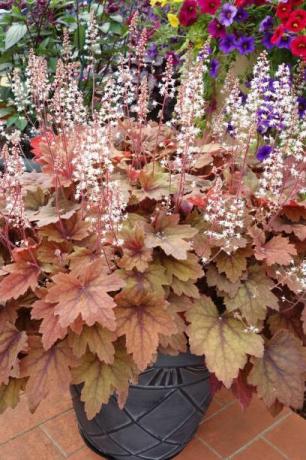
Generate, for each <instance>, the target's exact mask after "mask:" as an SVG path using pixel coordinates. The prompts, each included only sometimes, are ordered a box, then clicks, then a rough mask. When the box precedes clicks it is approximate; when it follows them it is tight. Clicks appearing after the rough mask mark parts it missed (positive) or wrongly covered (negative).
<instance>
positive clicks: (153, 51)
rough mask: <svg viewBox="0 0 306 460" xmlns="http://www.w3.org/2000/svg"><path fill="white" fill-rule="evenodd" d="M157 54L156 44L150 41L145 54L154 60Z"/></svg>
mask: <svg viewBox="0 0 306 460" xmlns="http://www.w3.org/2000/svg"><path fill="white" fill-rule="evenodd" d="M157 55H158V49H157V46H156V44H155V43H151V45H150V46H149V48H148V51H147V56H148V58H149V59H151V60H152V61H154V60H155V59H156V58H157Z"/></svg>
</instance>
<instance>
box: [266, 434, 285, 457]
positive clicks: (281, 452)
mask: <svg viewBox="0 0 306 460" xmlns="http://www.w3.org/2000/svg"><path fill="white" fill-rule="evenodd" d="M260 439H262V440H263V441H264V442H265V443H266V444H268V445H269V446H271V447H273V449H275V450H276V451H277V452H278V453H279V454H280V455H281V456H282V457H283V458H285V459H286V460H290V459H289V457H287V455H286V454H285V453H284V452H283V451H282V450H281V449H280V448H279V447H277V445H275V444H273V442H271V441H269V439H267V438H265V437H264V436H263V435H260Z"/></svg>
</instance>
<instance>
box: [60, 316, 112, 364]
mask: <svg viewBox="0 0 306 460" xmlns="http://www.w3.org/2000/svg"><path fill="white" fill-rule="evenodd" d="M115 340H116V334H115V333H114V332H111V331H109V330H108V329H105V328H104V327H102V326H100V324H97V323H96V324H94V325H93V326H91V327H88V326H84V327H83V330H82V332H81V334H80V335H78V334H75V333H73V332H71V333H70V334H69V336H68V343H69V345H70V346H71V349H72V351H73V354H74V355H75V356H76V357H77V358H80V357H81V356H83V355H85V354H86V351H87V350H90V351H91V352H92V353H96V354H97V356H98V358H99V360H100V361H104V362H105V363H106V364H111V363H112V362H113V361H114V355H115V348H114V345H113V342H114V341H115Z"/></svg>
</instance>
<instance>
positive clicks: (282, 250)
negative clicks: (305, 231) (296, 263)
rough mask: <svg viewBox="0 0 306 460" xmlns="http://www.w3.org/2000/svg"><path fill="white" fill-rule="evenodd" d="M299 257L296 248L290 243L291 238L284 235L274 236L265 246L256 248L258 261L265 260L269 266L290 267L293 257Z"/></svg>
mask: <svg viewBox="0 0 306 460" xmlns="http://www.w3.org/2000/svg"><path fill="white" fill-rule="evenodd" d="M296 255H297V251H296V249H295V246H294V245H293V244H291V243H290V242H289V238H285V237H284V236H282V235H277V236H274V237H273V238H272V239H271V240H270V241H268V243H266V244H264V245H263V246H256V247H255V257H256V259H257V260H264V261H265V262H266V264H267V265H273V264H279V265H289V264H290V263H291V262H292V260H293V258H292V257H293V256H296Z"/></svg>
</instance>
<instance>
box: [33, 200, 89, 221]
mask: <svg viewBox="0 0 306 460" xmlns="http://www.w3.org/2000/svg"><path fill="white" fill-rule="evenodd" d="M79 207H80V206H79V205H78V204H77V203H73V202H68V201H66V200H63V201H61V202H60V203H59V206H56V205H55V203H54V201H53V200H50V201H49V202H48V203H47V204H46V205H45V206H41V207H40V208H39V209H37V210H34V211H33V210H27V211H26V213H25V214H26V217H27V218H28V219H29V221H30V222H35V223H36V225H37V227H44V226H45V225H49V224H55V223H56V222H58V221H59V220H60V219H70V217H71V216H73V214H74V213H75V212H76V211H77V210H78V208H79Z"/></svg>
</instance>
